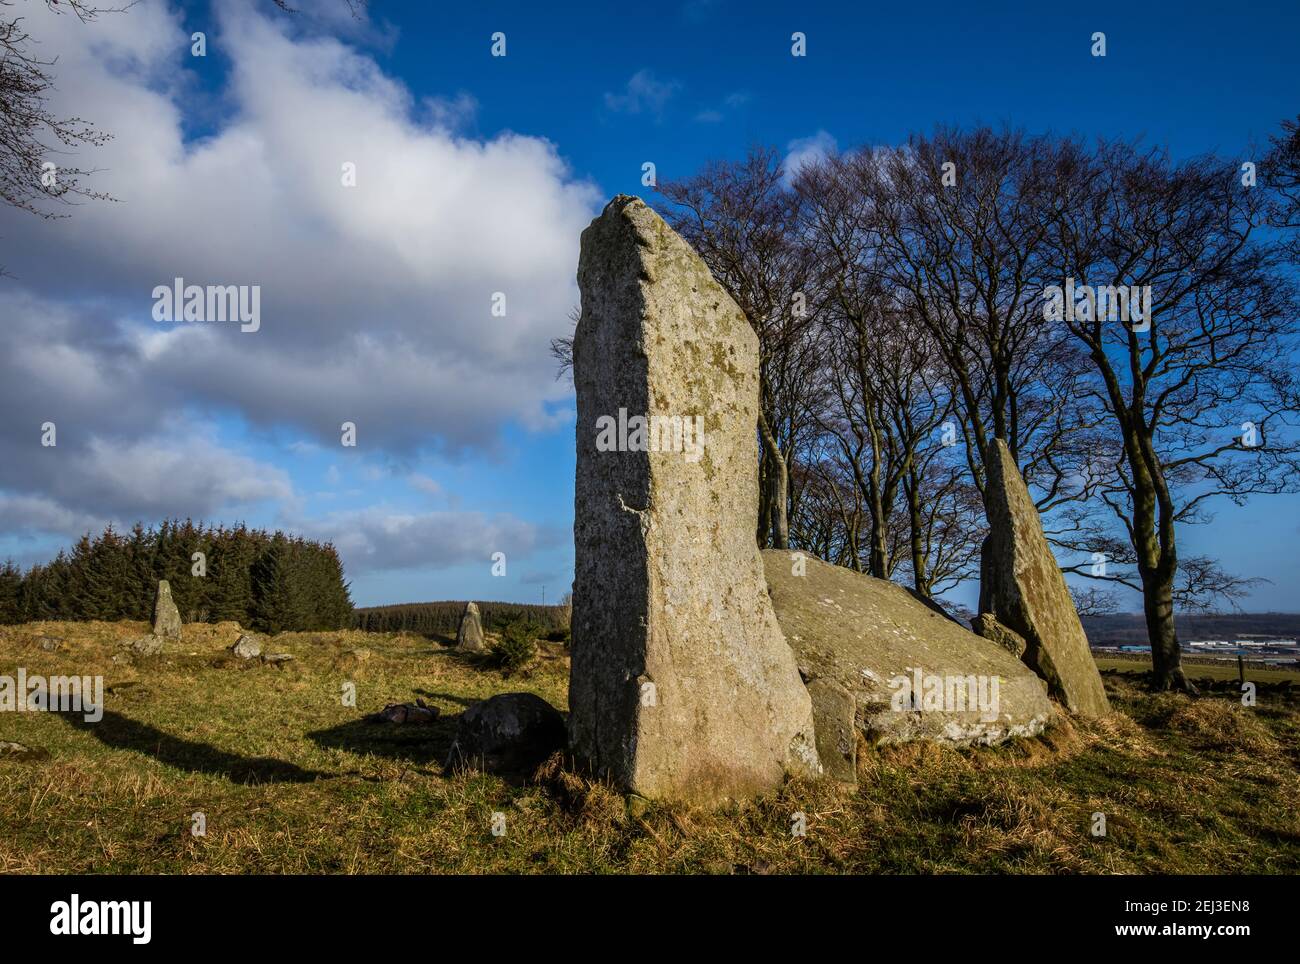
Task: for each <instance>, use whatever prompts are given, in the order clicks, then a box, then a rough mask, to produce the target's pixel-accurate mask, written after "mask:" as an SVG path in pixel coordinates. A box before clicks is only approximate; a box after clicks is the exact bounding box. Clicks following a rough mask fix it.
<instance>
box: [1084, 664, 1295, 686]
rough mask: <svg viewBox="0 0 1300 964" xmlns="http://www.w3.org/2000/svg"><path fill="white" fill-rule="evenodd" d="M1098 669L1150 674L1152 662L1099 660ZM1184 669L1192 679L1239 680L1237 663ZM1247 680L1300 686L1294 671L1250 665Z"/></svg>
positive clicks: (1187, 665)
mask: <svg viewBox="0 0 1300 964" xmlns="http://www.w3.org/2000/svg"><path fill="white" fill-rule="evenodd" d="M1097 668H1098V669H1101V670H1115V671H1116V672H1120V673H1149V672H1151V661H1150V660H1134V659H1105V658H1099V659H1098V660H1097ZM1183 669H1184V670H1185V671H1186V672H1187V675H1188V676H1189V677H1191V678H1192V679H1201V678H1207V677H1208V678H1209V679H1213V680H1235V679H1238V678H1239V677H1238V674H1237V664H1236V663H1235V662H1227V661H1225V662H1221V663H1188V662H1184V663H1183ZM1246 679H1247V680H1249V681H1252V682H1255V683H1282V682H1285V681H1286V680H1293V681H1294V683H1293V685H1295V686H1300V673H1296V672H1295V671H1294V670H1287V669H1272V668H1266V667H1256V666H1251V665H1250V664H1249V663H1247V664H1246Z"/></svg>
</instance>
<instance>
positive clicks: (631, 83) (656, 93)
mask: <svg viewBox="0 0 1300 964" xmlns="http://www.w3.org/2000/svg"><path fill="white" fill-rule="evenodd" d="M681 87H682V85H681V84H680V83H679V82H677V81H675V80H668V81H661V80H658V79H656V78H655V75H654V72H653V71H651V70H638V71H637V72H636V73H635V74H633V75H632V76H631V78H629V79H628V82H627V85H626V87H624V89H623V92H622V93H621V94H613V93H608V92H607V93H606V94H605V107H606V108H608V109H609V110H611V111H614V112H615V113H619V114H640V113H643V112H644V113H649V114H654V115H655V116H656V117H659V116H661V115H662V114H663V112H664V108H665V107H666V106H667V104H668V101H669V100H670V99H672V96H673V95H674V94H676V93H677V91H679V90H680V89H681Z"/></svg>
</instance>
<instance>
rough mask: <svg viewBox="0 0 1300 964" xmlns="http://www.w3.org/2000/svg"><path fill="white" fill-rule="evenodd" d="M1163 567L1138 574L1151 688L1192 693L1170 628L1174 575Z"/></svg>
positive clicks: (1191, 687) (1173, 629) (1172, 617)
mask: <svg viewBox="0 0 1300 964" xmlns="http://www.w3.org/2000/svg"><path fill="white" fill-rule="evenodd" d="M1164 568H1165V567H1158V568H1156V569H1155V570H1145V569H1144V570H1143V571H1142V609H1143V612H1144V614H1145V615H1146V622H1147V638H1148V639H1149V640H1150V641H1151V669H1152V684H1151V685H1152V688H1153V689H1155V690H1157V691H1163V690H1180V691H1182V692H1184V693H1190V694H1193V695H1194V694H1195V693H1196V687H1195V686H1194V685H1192V682H1191V680H1189V679H1188V678H1187V675H1186V674H1185V673H1184V672H1183V656H1182V650H1180V649H1179V647H1178V630H1177V629H1176V628H1175V626H1174V574H1173V572H1170V571H1164Z"/></svg>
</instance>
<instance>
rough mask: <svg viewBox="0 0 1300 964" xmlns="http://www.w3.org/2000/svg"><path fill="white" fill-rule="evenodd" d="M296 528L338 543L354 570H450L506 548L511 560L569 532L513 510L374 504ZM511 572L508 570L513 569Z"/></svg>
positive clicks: (302, 521)
mask: <svg viewBox="0 0 1300 964" xmlns="http://www.w3.org/2000/svg"><path fill="white" fill-rule="evenodd" d="M293 528H294V529H295V531H298V532H302V533H305V534H306V535H308V536H309V537H311V538H314V539H320V540H328V541H330V542H332V543H334V545H335V546H336V547H337V548H338V550H339V554H340V555H341V556H342V558H343V562H344V565H345V566H346V567H347V570H348V572H349V573H353V572H363V571H378V570H394V569H449V568H452V567H453V566H459V565H463V564H465V563H472V562H481V563H482V564H483V569H484V571H485V572H486V571H488V569H489V568H490V566H491V565H492V554H493V553H494V552H504V553H505V554H506V564H507V566H509V565H510V564H511V562H513V561H516V560H524V559H527V558H528V557H529V556H531V555H532V554H533V553H534V552H535V551H537V550H540V549H546V548H550V547H552V546H556V545H558V544H559V543H560V542H561V541H562V540H563V537H564V534H563V533H562V532H561V531H559V530H558V529H556V528H554V527H551V526H539V525H535V524H533V523H531V522H526V521H524V520H522V519H519V518H517V517H515V516H513V515H510V514H508V513H502V514H496V515H488V514H486V513H482V512H427V513H407V512H394V511H391V510H388V509H385V508H383V507H374V508H369V509H364V510H360V511H356V512H341V513H336V514H332V515H329V516H327V517H325V518H323V519H300V520H296V521H295V522H294V525H293ZM507 571H508V570H507Z"/></svg>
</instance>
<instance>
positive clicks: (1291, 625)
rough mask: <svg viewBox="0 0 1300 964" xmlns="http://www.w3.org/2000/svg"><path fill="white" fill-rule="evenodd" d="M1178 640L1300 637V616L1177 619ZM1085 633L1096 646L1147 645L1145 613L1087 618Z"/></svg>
mask: <svg viewBox="0 0 1300 964" xmlns="http://www.w3.org/2000/svg"><path fill="white" fill-rule="evenodd" d="M1174 622H1175V624H1176V625H1177V627H1178V638H1179V640H1181V641H1182V642H1190V641H1191V640H1194V639H1235V638H1236V637H1237V636H1238V635H1241V634H1243V633H1250V634H1254V635H1263V636H1288V637H1297V636H1300V613H1225V614H1222V615H1195V614H1193V615H1186V616H1176V617H1174ZM1083 629H1084V632H1086V633H1087V634H1088V642H1089V644H1091V645H1093V646H1121V645H1127V644H1136V645H1139V646H1141V645H1145V644H1146V642H1147V627H1146V622H1145V621H1144V619H1143V617H1142V614H1141V613H1114V614H1112V615H1109V616H1084V617H1083Z"/></svg>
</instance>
